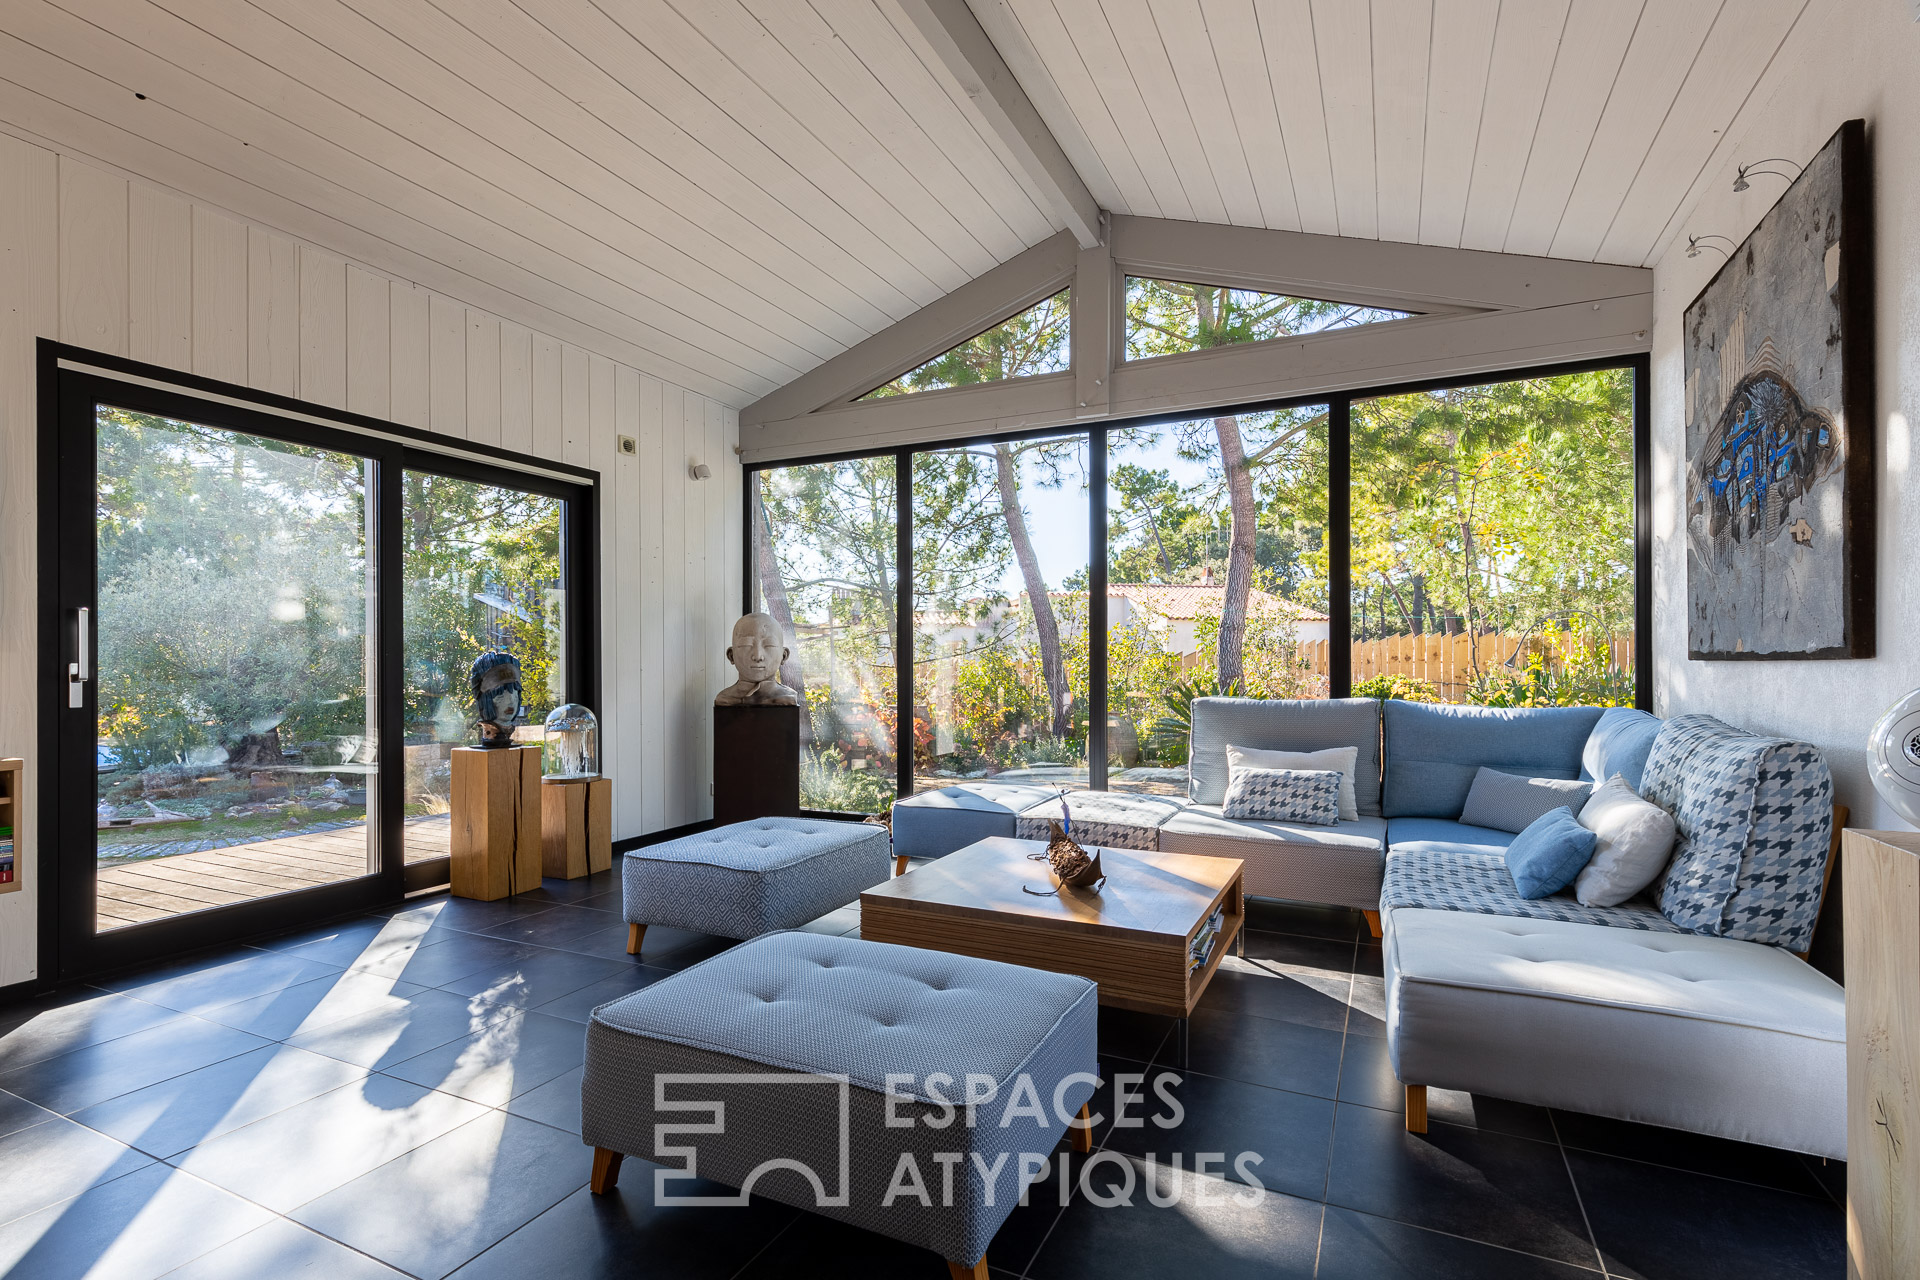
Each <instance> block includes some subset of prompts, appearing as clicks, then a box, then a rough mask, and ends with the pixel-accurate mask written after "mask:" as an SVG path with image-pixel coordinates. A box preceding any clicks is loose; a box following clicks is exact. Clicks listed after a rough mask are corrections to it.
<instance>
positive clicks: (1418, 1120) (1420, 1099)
mask: <svg viewBox="0 0 1920 1280" xmlns="http://www.w3.org/2000/svg"><path fill="white" fill-rule="evenodd" d="M1426 1131H1427V1086H1425V1085H1423V1084H1410V1085H1408V1086H1407V1132H1408V1133H1425V1132H1426Z"/></svg>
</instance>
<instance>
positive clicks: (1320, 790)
mask: <svg viewBox="0 0 1920 1280" xmlns="http://www.w3.org/2000/svg"><path fill="white" fill-rule="evenodd" d="M1340 778H1341V774H1340V773H1339V772H1338V771H1337V770H1327V769H1235V770H1234V771H1233V775H1232V777H1231V778H1230V779H1229V780H1228V782H1227V798H1226V802H1225V803H1224V804H1222V805H1221V806H1220V812H1221V815H1222V816H1223V817H1228V818H1264V819H1266V820H1267V821H1269V822H1308V823H1312V824H1313V825H1314V826H1317V827H1330V826H1332V825H1333V824H1334V823H1336V822H1338V821H1339V820H1340Z"/></svg>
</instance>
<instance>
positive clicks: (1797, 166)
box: [1733, 156, 1805, 191]
mask: <svg viewBox="0 0 1920 1280" xmlns="http://www.w3.org/2000/svg"><path fill="white" fill-rule="evenodd" d="M1763 164H1790V165H1792V166H1793V172H1792V173H1781V172H1780V171H1779V170H1777V169H1762V168H1761V167H1760V166H1761V165H1763ZM1804 167H1805V166H1803V165H1802V164H1801V163H1800V162H1799V161H1797V160H1789V159H1787V158H1786V157H1785V156H1769V157H1767V158H1766V159H1765V160H1754V161H1752V162H1750V163H1748V164H1743V165H1741V166H1740V172H1739V173H1737V174H1735V175H1734V179H1733V189H1734V190H1735V191H1745V190H1746V189H1747V188H1748V187H1749V186H1751V185H1753V184H1751V183H1749V182H1748V181H1747V178H1748V176H1749V175H1751V176H1753V177H1756V178H1757V177H1759V176H1760V175H1761V174H1763V173H1764V174H1766V175H1767V176H1768V177H1770V178H1785V179H1786V180H1787V181H1788V182H1792V181H1793V180H1794V179H1795V178H1797V177H1799V176H1800V171H1801V169H1802V168H1804Z"/></svg>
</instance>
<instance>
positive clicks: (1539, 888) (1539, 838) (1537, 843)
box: [1507, 806, 1598, 898]
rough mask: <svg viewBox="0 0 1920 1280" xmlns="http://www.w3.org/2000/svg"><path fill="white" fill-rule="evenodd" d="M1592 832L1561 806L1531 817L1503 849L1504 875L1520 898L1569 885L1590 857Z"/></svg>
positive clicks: (1539, 894) (1593, 839) (1591, 855)
mask: <svg viewBox="0 0 1920 1280" xmlns="http://www.w3.org/2000/svg"><path fill="white" fill-rule="evenodd" d="M1597 840H1598V837H1596V836H1595V835H1594V834H1593V832H1591V831H1589V830H1587V829H1586V828H1585V827H1583V826H1581V825H1580V822H1579V819H1577V818H1575V817H1574V816H1573V810H1571V809H1569V808H1566V807H1565V806H1562V807H1560V808H1558V809H1555V810H1553V811H1552V812H1551V813H1547V814H1543V815H1542V816H1540V817H1538V818H1535V819H1534V820H1533V822H1532V823H1531V824H1530V825H1529V826H1528V827H1527V829H1526V830H1525V831H1522V832H1521V833H1520V834H1519V835H1517V836H1515V837H1514V838H1513V843H1512V844H1510V845H1508V846H1507V874H1509V875H1511V876H1512V877H1513V887H1514V888H1516V889H1518V890H1519V891H1520V896H1521V897H1523V898H1544V897H1547V896H1548V895H1550V894H1555V893H1558V892H1560V891H1561V890H1562V889H1564V888H1566V887H1567V886H1568V885H1570V884H1572V883H1573V881H1574V878H1575V877H1576V876H1578V875H1579V874H1580V869H1581V868H1582V867H1584V866H1586V865H1587V863H1588V861H1590V860H1591V859H1592V857H1593V849H1594V845H1595V843H1596V842H1597Z"/></svg>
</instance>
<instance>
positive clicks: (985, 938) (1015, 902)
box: [860, 836, 1246, 1020]
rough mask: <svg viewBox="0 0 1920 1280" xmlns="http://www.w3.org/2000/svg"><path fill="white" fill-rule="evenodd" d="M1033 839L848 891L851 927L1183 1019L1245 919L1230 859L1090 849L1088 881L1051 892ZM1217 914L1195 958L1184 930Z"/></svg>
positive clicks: (976, 849) (965, 852)
mask: <svg viewBox="0 0 1920 1280" xmlns="http://www.w3.org/2000/svg"><path fill="white" fill-rule="evenodd" d="M1045 848H1046V846H1045V845H1044V844H1042V843H1041V842H1040V841H1037V840H1015V839H1010V838H1007V837H1003V836H995V837H993V838H991V839H987V840H982V841H980V842H978V843H976V844H972V845H968V846H967V847H966V848H964V849H961V850H959V851H958V852H956V853H950V854H948V855H947V856H946V857H944V858H939V859H937V860H935V861H933V862H930V863H927V864H926V865H924V866H921V867H918V868H916V869H914V870H913V871H911V872H909V873H908V874H906V875H904V876H900V877H897V878H895V879H893V880H889V881H887V882H886V883H884V884H881V885H878V886H876V887H874V888H872V889H869V890H867V891H866V892H865V893H863V894H861V895H860V936H861V937H863V938H867V939H870V940H872V941H874V942H893V943H900V944H903V945H906V946H913V947H924V948H927V949H929V950H934V951H948V952H953V953H954V954H957V955H967V956H977V957H979V958H981V959H984V960H1001V961H1005V962H1006V963H1008V964H1020V965H1026V966H1027V967H1029V968H1033V969H1047V970H1051V971H1053V972H1055V973H1072V974H1078V975H1080V976H1081V977H1084V978H1091V979H1093V981H1094V982H1096V983H1098V984H1099V987H1100V1003H1101V1004H1103V1005H1108V1006H1111V1007H1113V1008H1117V1009H1130V1010H1134V1011H1136V1012H1140V1013H1156V1014H1162V1015H1164V1016H1167V1017H1172V1018H1179V1019H1182V1020H1184V1019H1185V1018H1186V1017H1187V1016H1188V1015H1189V1014H1191V1013H1192V1012H1193V1009H1194V1006H1195V1005H1197V1004H1199V1003H1200V997H1201V996H1202V995H1203V994H1205V992H1206V989H1207V984H1208V983H1209V982H1211V981H1212V980H1213V975H1214V974H1215V973H1216V972H1217V971H1218V970H1219V968H1220V960H1221V957H1223V956H1225V955H1226V953H1227V949H1228V948H1229V947H1231V946H1232V945H1233V944H1234V942H1235V941H1236V940H1237V939H1238V938H1239V936H1240V931H1241V929H1242V927H1243V926H1244V925H1245V923H1246V897H1245V894H1244V892H1243V890H1242V887H1241V868H1242V864H1241V861H1240V860H1239V859H1238V858H1208V857H1201V856H1198V855H1195V854H1183V853H1148V852H1142V851H1138V850H1132V849H1104V848H1103V849H1101V850H1100V861H1101V866H1102V868H1103V869H1104V870H1105V871H1106V873H1107V880H1106V883H1105V884H1104V885H1102V886H1101V887H1100V889H1099V890H1097V891H1096V890H1092V889H1075V888H1072V887H1063V888H1061V889H1060V890H1059V892H1058V893H1057V894H1053V893H1049V894H1046V895H1044V896H1043V895H1039V894H1033V893H1028V892H1026V891H1025V890H1026V889H1027V888H1034V889H1044V890H1051V889H1053V887H1054V885H1055V881H1054V879H1053V876H1052V875H1051V873H1050V872H1049V871H1048V869H1047V865H1046V863H1045V862H1044V861H1039V862H1036V861H1032V860H1030V859H1029V857H1028V855H1029V854H1032V853H1037V852H1042V851H1044V850H1045ZM1215 911H1221V912H1222V913H1223V917H1224V918H1223V920H1222V922H1221V926H1220V930H1219V934H1218V936H1217V937H1216V938H1215V939H1214V943H1213V949H1212V951H1211V953H1210V954H1209V955H1208V957H1207V962H1206V963H1205V964H1204V965H1202V966H1200V967H1198V968H1194V967H1193V966H1192V964H1191V963H1190V957H1191V947H1192V944H1193V940H1194V938H1195V936H1196V935H1197V934H1198V933H1199V932H1200V930H1201V929H1202V928H1203V927H1204V926H1205V924H1206V922H1207V920H1208V919H1209V918H1210V917H1211V916H1212V915H1213V913H1214V912H1215Z"/></svg>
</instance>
